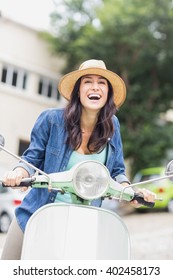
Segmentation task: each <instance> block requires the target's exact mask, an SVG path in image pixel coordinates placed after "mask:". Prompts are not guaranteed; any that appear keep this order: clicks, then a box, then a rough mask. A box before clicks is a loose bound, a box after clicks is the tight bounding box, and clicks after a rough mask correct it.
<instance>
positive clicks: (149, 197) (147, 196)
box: [130, 188, 156, 208]
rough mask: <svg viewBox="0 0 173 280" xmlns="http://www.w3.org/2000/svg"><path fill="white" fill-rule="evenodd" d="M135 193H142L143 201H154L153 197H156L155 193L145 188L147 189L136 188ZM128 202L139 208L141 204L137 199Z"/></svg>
mask: <svg viewBox="0 0 173 280" xmlns="http://www.w3.org/2000/svg"><path fill="white" fill-rule="evenodd" d="M136 193H140V194H143V196H144V200H145V201H148V202H155V199H156V194H155V193H153V192H151V191H149V190H147V189H144V188H142V189H137V190H136ZM130 204H131V205H132V206H133V207H135V208H139V207H141V206H142V204H140V203H138V202H137V200H133V201H131V202H130Z"/></svg>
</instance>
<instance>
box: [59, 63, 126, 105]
mask: <svg viewBox="0 0 173 280" xmlns="http://www.w3.org/2000/svg"><path fill="white" fill-rule="evenodd" d="M85 75H99V76H103V77H104V78H106V79H107V80H108V81H109V82H110V83H111V85H112V88H113V93H114V103H115V104H116V107H117V108H119V107H120V106H121V105H122V104H123V103H124V101H125V99H126V86H125V83H124V81H123V80H122V79H121V78H120V77H119V76H118V75H117V74H116V73H114V72H112V71H110V70H107V69H101V68H93V67H92V68H87V69H83V70H76V71H72V72H70V73H68V74H66V75H64V76H63V77H62V78H61V79H60V82H59V85H58V90H59V92H60V94H61V95H62V96H63V97H64V98H65V99H67V100H70V98H71V94H72V91H73V89H74V86H75V84H76V82H77V80H78V79H79V78H81V77H82V76H85Z"/></svg>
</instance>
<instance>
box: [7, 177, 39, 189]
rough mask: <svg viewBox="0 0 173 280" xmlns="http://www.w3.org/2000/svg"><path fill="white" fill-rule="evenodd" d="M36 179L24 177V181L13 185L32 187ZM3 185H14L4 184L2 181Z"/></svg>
mask: <svg viewBox="0 0 173 280" xmlns="http://www.w3.org/2000/svg"><path fill="white" fill-rule="evenodd" d="M34 181H35V179H34V178H23V179H22V181H21V182H20V184H19V185H16V186H13V188H18V187H31V185H32V183H33V182H34ZM2 186H3V187H4V188H11V187H12V186H8V185H4V184H3V183H2Z"/></svg>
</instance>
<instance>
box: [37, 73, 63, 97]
mask: <svg viewBox="0 0 173 280" xmlns="http://www.w3.org/2000/svg"><path fill="white" fill-rule="evenodd" d="M38 94H40V95H43V96H46V97H48V98H54V99H57V100H59V99H60V94H59V92H58V89H57V82H55V81H53V80H49V79H48V78H46V77H41V78H40V81H39V84H38Z"/></svg>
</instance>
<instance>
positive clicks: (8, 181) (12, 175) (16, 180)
mask: <svg viewBox="0 0 173 280" xmlns="http://www.w3.org/2000/svg"><path fill="white" fill-rule="evenodd" d="M27 177H29V174H28V172H27V171H26V170H25V169H24V168H22V167H17V168H16V169H14V170H12V171H8V172H6V173H5V174H4V176H3V178H2V182H3V184H4V185H5V186H11V187H12V188H13V187H16V186H18V185H20V183H21V181H22V179H23V178H27ZM19 188H20V189H21V191H26V190H27V189H28V187H19Z"/></svg>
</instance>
